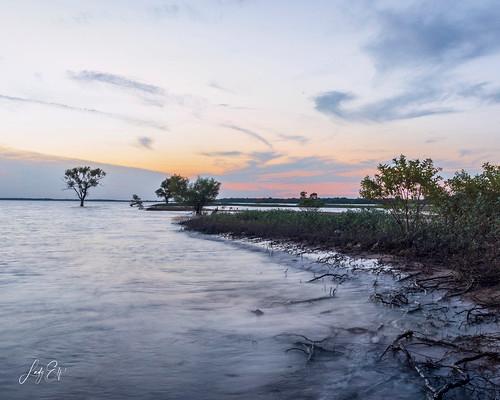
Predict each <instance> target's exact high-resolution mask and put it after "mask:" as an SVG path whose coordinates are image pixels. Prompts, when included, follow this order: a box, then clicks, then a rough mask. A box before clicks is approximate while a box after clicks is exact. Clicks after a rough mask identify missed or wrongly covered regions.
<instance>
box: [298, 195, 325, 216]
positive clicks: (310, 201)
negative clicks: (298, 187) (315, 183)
mask: <svg viewBox="0 0 500 400" xmlns="http://www.w3.org/2000/svg"><path fill="white" fill-rule="evenodd" d="M324 205H325V204H324V202H323V201H322V200H321V199H320V198H319V197H318V193H311V194H310V195H309V197H307V192H300V199H299V207H300V208H301V209H302V210H303V211H317V210H318V209H319V208H321V207H323V206H324Z"/></svg>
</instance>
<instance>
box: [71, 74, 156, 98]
mask: <svg viewBox="0 0 500 400" xmlns="http://www.w3.org/2000/svg"><path fill="white" fill-rule="evenodd" d="M68 75H69V77H70V78H71V79H74V80H76V81H80V82H101V83H106V84H108V85H112V86H115V87H119V88H123V89H130V90H136V91H139V92H143V93H148V94H155V95H164V94H165V90H164V89H162V88H161V87H159V86H155V85H151V84H148V83H144V82H139V81H136V80H133V79H130V78H127V77H124V76H121V75H115V74H110V73H106V72H98V71H88V70H83V71H80V72H71V71H68Z"/></svg>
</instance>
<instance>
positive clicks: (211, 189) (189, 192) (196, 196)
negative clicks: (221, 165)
mask: <svg viewBox="0 0 500 400" xmlns="http://www.w3.org/2000/svg"><path fill="white" fill-rule="evenodd" d="M220 185H221V183H220V182H218V181H216V180H215V179H213V178H202V177H198V179H196V181H194V182H191V183H189V184H188V185H187V189H186V191H185V192H184V193H183V194H182V195H180V197H181V198H182V200H184V202H185V203H186V204H189V205H191V206H193V208H194V211H195V212H196V214H197V215H200V214H201V212H202V210H203V207H205V206H206V205H207V204H208V203H210V202H212V201H214V200H215V199H216V198H217V195H218V194H219V190H220Z"/></svg>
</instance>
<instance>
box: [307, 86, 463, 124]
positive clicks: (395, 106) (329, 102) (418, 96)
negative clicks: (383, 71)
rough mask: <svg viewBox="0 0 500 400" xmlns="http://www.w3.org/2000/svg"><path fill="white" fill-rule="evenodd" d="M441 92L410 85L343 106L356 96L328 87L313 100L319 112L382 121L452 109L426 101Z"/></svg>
mask: <svg viewBox="0 0 500 400" xmlns="http://www.w3.org/2000/svg"><path fill="white" fill-rule="evenodd" d="M443 96H444V95H443V93H441V92H439V91H438V90H437V89H435V88H431V87H427V88H426V87H420V88H417V87H414V88H413V90H409V91H407V92H403V93H401V94H398V95H395V96H392V97H387V98H385V99H382V100H378V101H375V102H371V103H368V104H365V105H361V106H358V107H353V108H346V107H345V104H346V103H349V102H351V101H353V100H355V99H356V98H357V97H356V96H355V95H353V94H352V93H348V92H341V91H331V92H325V93H322V94H320V95H318V96H316V97H315V98H314V103H315V108H316V110H318V111H319V112H321V113H324V114H327V115H331V116H335V117H338V118H342V119H346V120H350V121H376V122H385V121H394V120H400V119H411V118H418V117H423V116H427V115H434V114H445V113H450V112H453V111H454V110H453V109H452V108H449V107H442V106H438V105H433V106H428V105H427V103H434V102H436V101H439V100H443Z"/></svg>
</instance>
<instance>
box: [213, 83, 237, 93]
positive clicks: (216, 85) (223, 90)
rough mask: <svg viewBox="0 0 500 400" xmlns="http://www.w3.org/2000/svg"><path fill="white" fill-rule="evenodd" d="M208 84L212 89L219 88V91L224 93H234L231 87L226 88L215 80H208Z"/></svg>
mask: <svg viewBox="0 0 500 400" xmlns="http://www.w3.org/2000/svg"><path fill="white" fill-rule="evenodd" d="M208 86H209V87H211V88H213V89H217V90H220V91H221V92H225V93H229V94H234V91H232V90H231V89H228V88H226V87H224V86H222V85H220V84H218V83H217V82H216V81H210V82H209V83H208Z"/></svg>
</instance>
